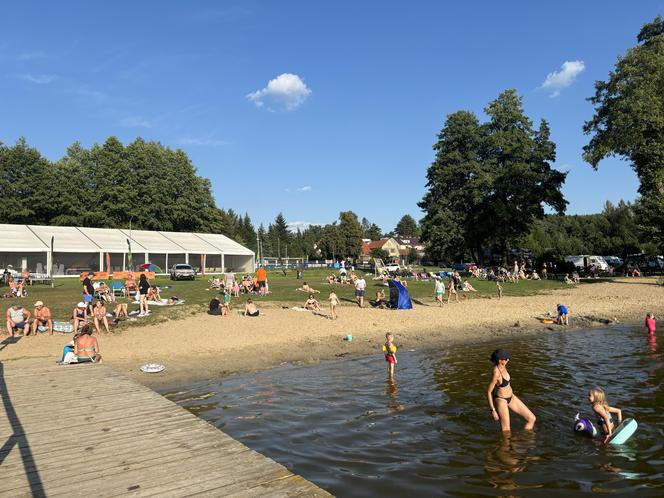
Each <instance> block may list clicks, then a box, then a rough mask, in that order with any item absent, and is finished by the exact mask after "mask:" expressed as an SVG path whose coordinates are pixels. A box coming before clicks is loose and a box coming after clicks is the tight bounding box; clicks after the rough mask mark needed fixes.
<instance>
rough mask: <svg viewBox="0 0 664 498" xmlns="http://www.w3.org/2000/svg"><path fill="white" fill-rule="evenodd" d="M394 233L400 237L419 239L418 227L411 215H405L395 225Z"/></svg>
mask: <svg viewBox="0 0 664 498" xmlns="http://www.w3.org/2000/svg"><path fill="white" fill-rule="evenodd" d="M394 232H395V233H396V234H398V235H400V236H402V237H419V235H420V227H419V226H417V221H415V218H413V217H412V216H411V215H409V214H406V215H404V216H402V218H401V219H400V220H399V222H398V223H397V226H396V227H395V228H394Z"/></svg>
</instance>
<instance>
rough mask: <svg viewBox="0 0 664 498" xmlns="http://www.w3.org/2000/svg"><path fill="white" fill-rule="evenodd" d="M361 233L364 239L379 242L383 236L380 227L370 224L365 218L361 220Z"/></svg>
mask: <svg viewBox="0 0 664 498" xmlns="http://www.w3.org/2000/svg"><path fill="white" fill-rule="evenodd" d="M362 233H363V235H364V238H365V239H370V240H379V239H380V238H381V237H382V236H383V232H382V231H381V229H380V227H379V226H378V225H376V224H375V223H370V222H369V220H367V219H366V218H362Z"/></svg>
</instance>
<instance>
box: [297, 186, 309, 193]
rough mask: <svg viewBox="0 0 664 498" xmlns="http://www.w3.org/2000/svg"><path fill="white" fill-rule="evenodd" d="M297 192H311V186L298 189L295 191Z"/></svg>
mask: <svg viewBox="0 0 664 498" xmlns="http://www.w3.org/2000/svg"><path fill="white" fill-rule="evenodd" d="M297 191H298V192H310V191H311V185H305V186H304V187H300V188H298V189H297Z"/></svg>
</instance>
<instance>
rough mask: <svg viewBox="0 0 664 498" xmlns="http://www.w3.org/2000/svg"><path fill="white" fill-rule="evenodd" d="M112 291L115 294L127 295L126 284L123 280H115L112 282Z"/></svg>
mask: <svg viewBox="0 0 664 498" xmlns="http://www.w3.org/2000/svg"><path fill="white" fill-rule="evenodd" d="M111 292H112V293H113V295H114V296H121V297H122V296H124V295H125V286H124V284H123V283H122V282H118V281H113V282H111Z"/></svg>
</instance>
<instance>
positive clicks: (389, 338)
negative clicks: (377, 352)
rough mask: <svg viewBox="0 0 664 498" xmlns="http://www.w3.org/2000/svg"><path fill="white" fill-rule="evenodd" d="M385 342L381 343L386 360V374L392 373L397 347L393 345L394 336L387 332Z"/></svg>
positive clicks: (390, 374) (391, 374) (395, 361)
mask: <svg viewBox="0 0 664 498" xmlns="http://www.w3.org/2000/svg"><path fill="white" fill-rule="evenodd" d="M385 339H386V340H385V344H383V353H385V361H386V362H387V374H388V375H389V376H390V377H392V376H393V375H394V365H396V363H397V347H396V346H395V345H394V336H393V335H392V334H390V333H389V332H388V333H386V334H385Z"/></svg>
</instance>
